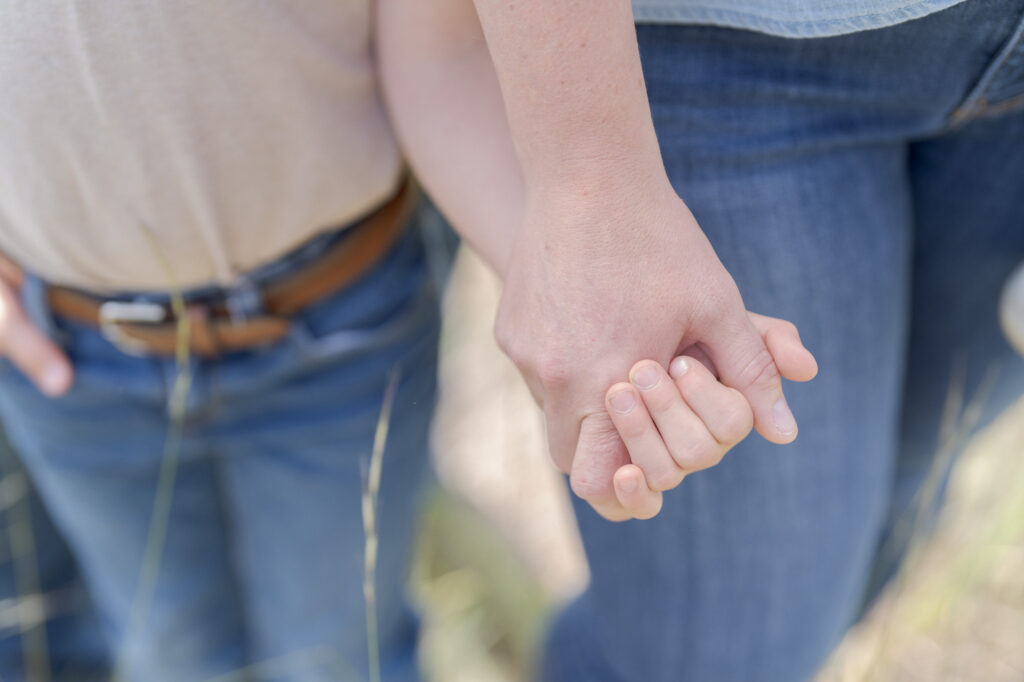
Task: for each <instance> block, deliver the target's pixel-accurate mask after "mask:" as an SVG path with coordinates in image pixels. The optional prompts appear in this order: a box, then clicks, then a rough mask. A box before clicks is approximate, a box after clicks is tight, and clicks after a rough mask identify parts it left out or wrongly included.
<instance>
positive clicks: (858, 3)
mask: <svg viewBox="0 0 1024 682" xmlns="http://www.w3.org/2000/svg"><path fill="white" fill-rule="evenodd" d="M963 1H964V0H831V1H828V2H822V1H821V0H633V17H634V18H635V19H636V21H637V22H638V23H645V24H646V23H651V24H709V25H712V26H726V27H729V28H743V29H748V30H751V31H759V32H761V33H768V34H771V35H776V36H784V37H787V38H822V37H825V36H834V35H841V34H843V33H855V32H857V31H866V30H870V29H874V28H883V27H885V26H892V25H894V24H899V23H902V22H904V21H910V20H911V19H919V18H921V17H923V16H927V15H929V14H931V13H933V12H938V11H940V10H944V9H946V8H947V7H952V6H953V5H955V4H957V3H959V2H963Z"/></svg>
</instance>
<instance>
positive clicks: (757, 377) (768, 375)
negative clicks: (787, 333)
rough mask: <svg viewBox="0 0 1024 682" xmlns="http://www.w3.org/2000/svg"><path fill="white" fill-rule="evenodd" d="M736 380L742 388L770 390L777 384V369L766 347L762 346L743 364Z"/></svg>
mask: <svg viewBox="0 0 1024 682" xmlns="http://www.w3.org/2000/svg"><path fill="white" fill-rule="evenodd" d="M737 382H738V383H739V385H740V386H742V387H744V388H753V389H756V390H759V391H766V390H771V389H773V388H775V387H776V386H778V385H779V370H778V368H777V367H776V366H775V359H774V358H773V357H772V354H771V353H769V352H768V349H767V348H764V347H762V348H761V349H760V350H758V351H757V353H755V354H754V357H752V358H751V359H750V360H749V361H748V362H747V363H746V365H744V367H743V369H742V370H741V371H740V373H739V375H737Z"/></svg>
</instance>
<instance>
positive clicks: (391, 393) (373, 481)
mask: <svg viewBox="0 0 1024 682" xmlns="http://www.w3.org/2000/svg"><path fill="white" fill-rule="evenodd" d="M398 378H399V371H398V367H395V368H394V369H393V370H392V371H391V374H390V375H389V377H388V383H387V387H386V388H385V389H384V401H383V403H382V404H381V409H380V416H379V417H378V419H377V428H376V430H375V431H374V434H373V450H372V452H371V454H370V464H369V468H368V469H367V468H366V466H365V465H364V468H363V495H362V510H363V536H364V542H363V599H364V601H365V602H366V649H367V651H366V654H367V658H368V662H369V668H370V682H380V639H379V637H380V635H379V633H378V628H377V580H376V578H377V548H378V545H379V541H378V536H377V496H378V493H379V492H380V476H381V469H382V465H383V462H384V446H385V445H386V444H387V440H388V428H389V426H390V425H391V408H392V406H393V405H394V402H395V391H396V390H397V389H398Z"/></svg>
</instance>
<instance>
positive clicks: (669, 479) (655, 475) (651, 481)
mask: <svg viewBox="0 0 1024 682" xmlns="http://www.w3.org/2000/svg"><path fill="white" fill-rule="evenodd" d="M644 475H645V476H646V477H647V485H648V487H649V488H650V489H651V490H653V491H655V492H659V493H660V492H664V491H665V490H672V489H673V488H675V487H676V486H677V485H679V484H680V483H682V481H683V476H684V475H685V474H684V473H683V471H682V470H680V469H678V468H676V467H667V466H666V467H658V468H657V469H655V470H654V471H652V472H651V473H649V474H648V473H646V472H645V474H644Z"/></svg>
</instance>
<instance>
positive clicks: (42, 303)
mask: <svg viewBox="0 0 1024 682" xmlns="http://www.w3.org/2000/svg"><path fill="white" fill-rule="evenodd" d="M47 289H48V287H47V284H46V282H44V281H43V280H41V279H39V277H38V276H36V275H34V274H32V273H31V272H26V273H24V277H23V279H22V281H21V289H20V291H19V292H18V296H19V298H20V299H21V307H22V310H24V311H25V316H26V317H28V319H29V321H30V322H31V323H32V324H33V325H35V327H36V328H37V329H39V331H41V332H42V333H43V334H45V335H46V336H48V337H50V339H52V340H53V341H54V342H56V343H58V344H60V345H61V346H65V345H67V334H66V333H64V332H63V331H62V330H60V329H58V328H57V323H56V320H55V319H54V317H53V311H52V310H51V309H50V301H49V298H48V296H47Z"/></svg>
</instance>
